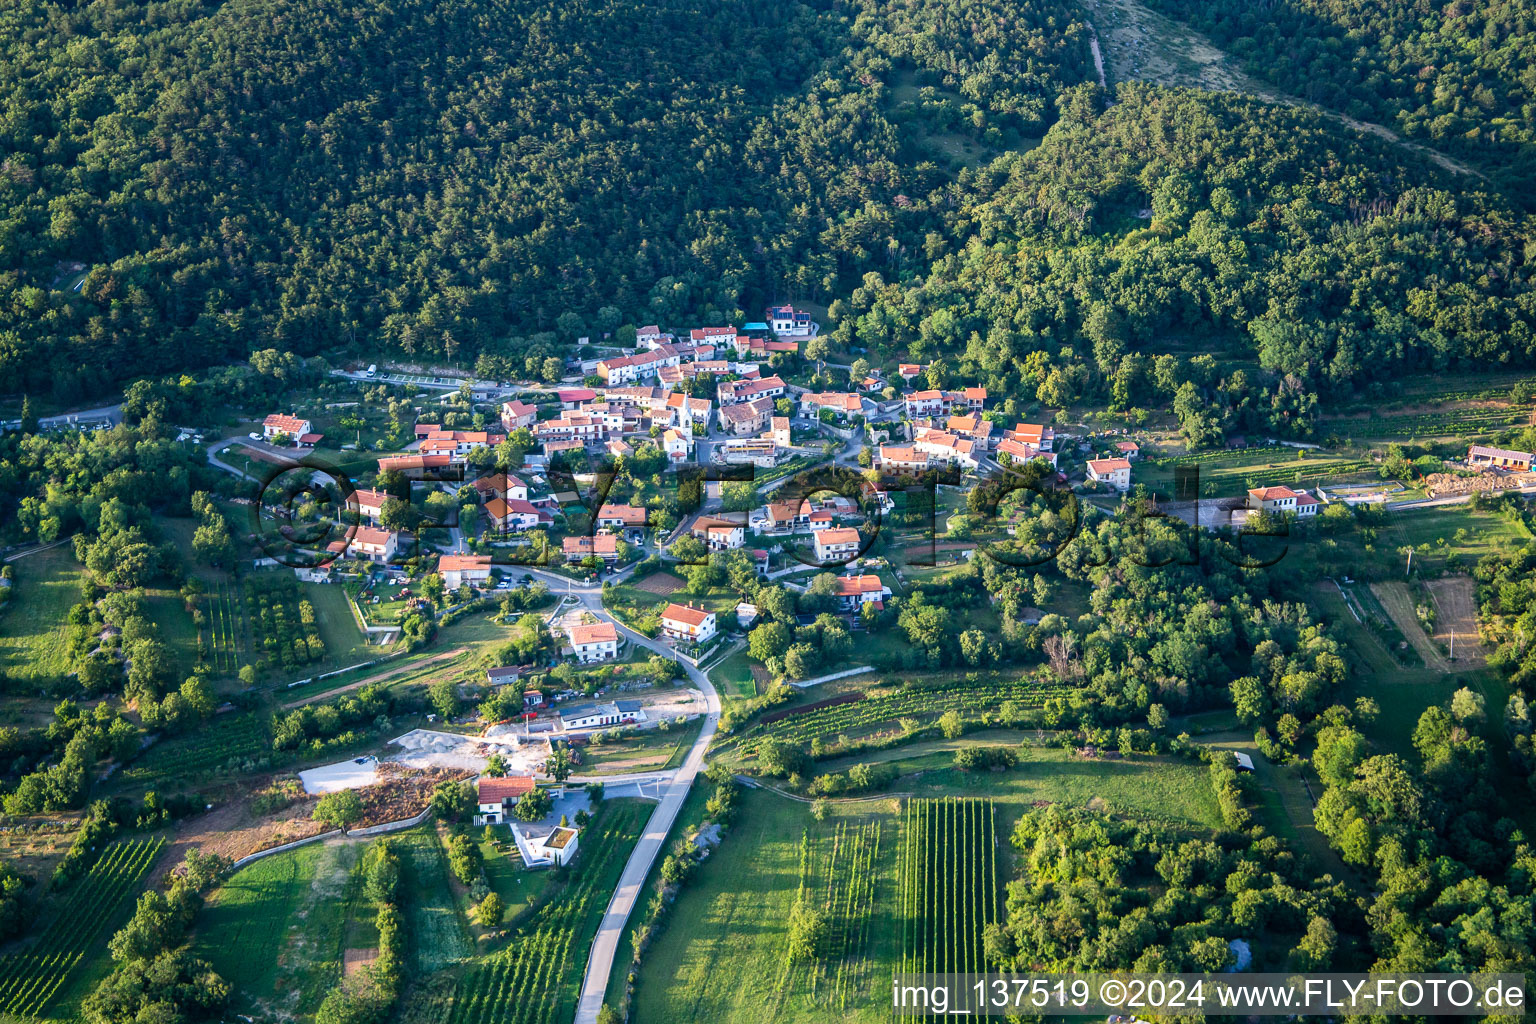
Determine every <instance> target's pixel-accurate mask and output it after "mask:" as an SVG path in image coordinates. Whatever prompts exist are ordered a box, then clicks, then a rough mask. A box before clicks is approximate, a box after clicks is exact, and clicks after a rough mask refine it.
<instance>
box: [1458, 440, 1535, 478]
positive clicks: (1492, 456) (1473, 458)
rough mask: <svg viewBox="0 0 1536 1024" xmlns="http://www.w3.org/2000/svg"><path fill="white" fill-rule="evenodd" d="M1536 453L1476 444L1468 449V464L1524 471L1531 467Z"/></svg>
mask: <svg viewBox="0 0 1536 1024" xmlns="http://www.w3.org/2000/svg"><path fill="white" fill-rule="evenodd" d="M1533 459H1536V455H1532V454H1531V453H1530V452H1517V451H1512V450H1510V449H1508V448H1490V447H1488V446H1487V445H1482V444H1474V445H1473V446H1472V447H1470V448H1468V449H1467V465H1469V466H1492V467H1494V468H1496V469H1516V470H1519V471H1521V472H1522V473H1523V472H1525V471H1527V470H1529V469H1530V468H1531V462H1532V460H1533Z"/></svg>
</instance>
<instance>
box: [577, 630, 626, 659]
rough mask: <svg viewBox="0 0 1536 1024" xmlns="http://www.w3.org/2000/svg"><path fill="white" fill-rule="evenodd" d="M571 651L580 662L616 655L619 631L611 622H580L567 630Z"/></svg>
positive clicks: (609, 657)
mask: <svg viewBox="0 0 1536 1024" xmlns="http://www.w3.org/2000/svg"><path fill="white" fill-rule="evenodd" d="M569 636H570V641H571V653H572V656H573V657H575V659H576V660H577V661H579V662H581V663H582V664H587V663H588V662H593V661H608V660H610V659H612V658H616V657H618V654H619V631H618V630H617V629H615V628H614V626H613V623H611V622H590V623H580V624H578V625H575V626H572V627H571V628H570V630H569Z"/></svg>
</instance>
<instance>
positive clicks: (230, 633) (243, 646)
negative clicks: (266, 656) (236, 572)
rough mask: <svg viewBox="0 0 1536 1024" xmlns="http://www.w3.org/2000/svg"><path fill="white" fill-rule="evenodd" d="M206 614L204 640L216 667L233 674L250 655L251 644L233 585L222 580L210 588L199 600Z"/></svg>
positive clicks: (227, 673)
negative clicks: (246, 634)
mask: <svg viewBox="0 0 1536 1024" xmlns="http://www.w3.org/2000/svg"><path fill="white" fill-rule="evenodd" d="M198 607H199V608H200V609H201V610H202V613H203V628H202V640H203V643H204V645H205V647H206V650H207V652H208V664H210V665H212V666H213V670H214V671H215V672H216V673H218V674H220V675H226V676H232V675H234V674H235V673H236V672H238V671H239V670H240V666H241V665H242V664H244V661H245V659H246V658H248V657H249V652H250V644H249V642H248V641H247V639H246V636H245V619H244V617H243V616H242V614H241V607H240V597H239V594H238V592H237V590H236V588H235V586H234V584H232V583H229V582H227V581H222V580H221V581H219V582H217V583H215V584H213V585H212V586H210V587H209V589H208V591H207V593H205V594H204V595H203V596H202V598H201V599H200V600H199V602H198Z"/></svg>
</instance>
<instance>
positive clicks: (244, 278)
mask: <svg viewBox="0 0 1536 1024" xmlns="http://www.w3.org/2000/svg"><path fill="white" fill-rule="evenodd" d="M991 8H992V9H991V10H989V12H988V13H989V14H992V15H994V16H992V17H988V18H985V19H982V18H973V16H972V15H971V14H970V13H967V14H965V15H964V16H962V15H961V14H960V13H958V11H954V10H951V9H950V7H949V5H947V4H945V3H943V2H942V0H919V2H912V3H904V4H896V3H890V2H881V0H863V2H862V3H861V4H859V5H840V4H820V3H814V4H813V3H797V2H776V3H760V2H755V0H720V2H709V3H702V2H698V0H651V2H633V0H576V2H572V3H561V4H555V5H550V4H543V3H536V2H534V0H493V2H491V3H471V2H468V0H447V2H436V0H431V2H429V0H390V2H388V3H385V2H382V0H361V2H348V3H344V4H343V3H337V2H334V0H319V2H308V0H306V2H298V0H234V2H231V3H225V4H214V3H199V2H197V0H172V2H167V3H135V2H131V0H102V2H97V3H90V4H83V5H80V6H68V7H66V6H62V5H55V4H47V3H42V2H40V0H28V2H23V3H18V4H13V5H8V6H7V7H6V9H5V11H4V12H0V40H3V42H0V47H3V50H0V89H3V90H5V92H4V94H3V95H0V110H3V114H0V146H3V148H4V149H5V151H6V153H5V157H4V160H3V163H0V211H3V212H0V290H3V293H4V294H3V297H0V309H3V310H4V313H3V314H0V370H3V376H4V379H5V380H6V381H7V382H8V385H9V389H15V390H21V389H31V390H34V391H36V390H38V389H43V388H51V389H52V391H53V393H54V394H55V396H56V397H58V398H60V399H72V398H76V397H79V396H81V395H84V394H86V393H93V392H98V391H103V390H106V389H108V388H109V386H110V385H111V384H112V383H113V382H120V381H121V380H122V379H123V378H124V377H126V376H130V375H133V374H138V373H154V372H162V371H165V370H169V369H172V368H181V367H184V366H188V365H195V364H199V363H207V362H211V361H216V360H221V359H226V358H243V356H244V354H245V353H247V352H248V351H250V350H251V349H252V348H259V347H269V346H276V347H278V348H283V349H287V350H291V351H295V352H299V353H305V354H307V353H312V352H315V351H316V350H318V349H320V348H322V347H329V346H332V345H335V344H337V343H338V342H341V341H345V340H349V339H351V338H353V337H354V336H357V337H360V338H362V339H365V340H366V342H367V343H369V344H373V345H378V344H380V343H382V344H386V345H389V346H391V347H393V348H394V349H395V350H397V351H400V352H403V353H405V354H415V355H419V356H424V357H438V358H441V357H452V356H454V355H457V354H473V353H475V352H477V351H480V350H483V349H485V348H487V347H495V348H503V349H504V348H506V347H507V346H508V340H507V339H508V338H509V337H511V336H514V335H517V336H525V335H528V334H532V333H534V332H538V331H544V330H550V329H553V328H555V327H557V326H558V327H559V328H560V330H561V341H562V343H563V344H569V341H570V339H571V338H573V337H574V336H576V335H577V334H581V333H586V331H587V330H589V329H593V328H598V329H600V328H603V327H611V326H614V325H616V324H617V323H618V322H619V320H618V319H617V318H618V317H620V316H622V317H623V318H624V319H630V318H635V319H637V320H638V319H640V318H642V317H643V318H647V319H658V320H661V321H662V322H669V321H673V320H677V319H680V318H683V317H689V318H697V319H700V320H703V321H709V320H713V319H724V318H726V317H728V316H730V315H731V313H732V312H733V311H734V310H736V309H737V308H738V305H740V306H741V307H742V308H749V309H750V308H755V307H757V306H758V305H759V304H760V303H761V302H762V300H764V299H783V298H791V299H806V298H816V297H824V296H828V295H829V293H830V292H832V291H833V290H834V289H835V288H836V287H837V285H838V282H839V280H840V275H849V277H848V279H849V280H856V279H857V274H859V273H862V272H863V271H864V270H866V269H870V268H872V267H877V266H889V265H891V264H892V262H893V261H895V260H897V259H899V255H900V253H901V251H902V249H903V247H904V246H906V247H910V248H912V249H916V247H917V245H918V243H920V241H921V240H922V238H923V237H924V234H925V232H926V230H927V229H928V228H929V227H930V226H932V221H933V214H932V213H931V212H930V210H931V209H932V207H931V205H930V204H929V203H927V202H925V197H927V196H928V195H929V194H930V193H932V192H933V190H934V189H936V188H937V187H939V186H940V185H941V184H942V183H943V182H944V180H945V174H944V168H942V167H940V166H937V165H935V164H934V163H933V162H932V161H931V160H930V154H929V153H928V152H927V151H925V150H923V149H922V148H921V147H920V146H918V145H916V144H915V143H914V142H913V134H912V133H910V132H902V131H898V130H897V128H896V126H895V124H894V123H893V121H892V119H891V118H892V116H894V115H893V114H892V113H891V111H892V105H891V104H889V103H887V102H885V92H886V88H887V83H888V81H889V80H891V79H893V78H894V76H895V75H896V73H897V67H896V63H895V62H896V61H897V60H900V61H902V62H903V63H904V64H905V65H906V66H907V67H908V68H909V69H912V68H913V66H914V65H915V67H916V69H921V73H922V74H923V76H924V77H923V80H924V81H928V82H931V83H932V84H935V85H938V86H942V87H944V88H946V89H948V90H951V91H956V92H959V93H960V94H961V95H963V96H965V97H968V98H969V99H970V105H971V106H973V107H975V111H974V112H973V113H972V114H971V115H970V117H969V121H968V123H967V125H966V126H965V127H966V129H967V130H969V131H972V132H975V133H980V132H985V131H987V130H993V131H994V132H997V133H999V136H995V137H1000V134H1001V133H1004V132H1007V133H1012V132H1017V131H1023V130H1029V131H1036V132H1038V131H1039V130H1040V129H1041V128H1042V127H1043V126H1044V124H1045V123H1048V122H1049V120H1050V119H1052V118H1053V117H1054V106H1053V102H1054V97H1055V96H1056V94H1057V93H1058V92H1059V91H1060V90H1061V89H1062V87H1063V85H1064V84H1066V83H1071V82H1076V81H1081V80H1083V79H1084V78H1085V77H1086V76H1087V74H1088V73H1089V72H1088V71H1087V70H1086V63H1085V62H1086V60H1087V55H1086V47H1085V45H1084V43H1083V35H1082V31H1083V30H1082V28H1081V26H1080V25H1073V24H1071V21H1070V15H1069V13H1068V12H1069V11H1070V10H1071V8H1070V7H1068V6H1067V5H1066V4H1064V3H1061V2H1058V0H1041V2H1040V3H1038V4H1029V3H1025V4H1011V3H1010V4H1004V3H1001V2H994V3H993V4H992V5H991ZM856 19H857V22H858V29H857V31H856V30H855V27H854V24H855V20H856ZM74 263H80V264H84V265H85V267H86V268H88V270H89V272H88V274H87V275H86V277H85V279H84V281H83V283H81V284H80V285H79V288H78V290H74V289H73V281H71V280H70V278H69V274H68V268H69V267H70V265H71V264H74ZM61 268H62V269H61ZM562 316H564V317H565V319H563V320H562V319H561V317H562ZM513 347H515V344H514V345H513Z"/></svg>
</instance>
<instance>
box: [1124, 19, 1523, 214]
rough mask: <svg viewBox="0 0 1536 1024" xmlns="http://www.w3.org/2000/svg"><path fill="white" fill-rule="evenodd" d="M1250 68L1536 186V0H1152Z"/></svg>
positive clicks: (1511, 182)
mask: <svg viewBox="0 0 1536 1024" xmlns="http://www.w3.org/2000/svg"><path fill="white" fill-rule="evenodd" d="M1149 2H1150V6H1152V7H1155V8H1157V9H1158V10H1161V11H1162V12H1164V13H1165V14H1169V15H1171V16H1173V17H1176V18H1180V19H1182V20H1185V21H1187V22H1189V23H1190V24H1191V25H1194V26H1196V27H1197V28H1199V29H1201V30H1202V31H1205V32H1207V33H1209V34H1210V35H1211V36H1212V38H1213V39H1215V40H1216V41H1217V42H1218V43H1219V44H1221V45H1223V46H1225V47H1228V48H1229V49H1231V51H1232V52H1233V53H1234V54H1236V55H1237V56H1239V57H1241V58H1243V59H1244V60H1245V62H1246V63H1247V66H1248V70H1249V71H1250V72H1251V73H1252V74H1255V75H1257V76H1259V77H1261V78H1265V79H1268V80H1269V81H1271V82H1274V83H1276V84H1277V85H1279V86H1280V87H1282V88H1284V89H1287V90H1290V91H1291V92H1294V93H1296V94H1297V95H1299V96H1301V97H1303V98H1304V99H1308V100H1311V101H1313V102H1315V103H1320V104H1322V105H1323V106H1325V107H1328V108H1330V109H1333V110H1338V111H1342V112H1344V113H1346V114H1352V115H1354V116H1355V117H1361V118H1366V119H1369V120H1373V121H1379V122H1381V123H1382V124H1385V125H1388V126H1389V127H1392V128H1395V129H1397V130H1399V131H1401V132H1403V133H1404V134H1406V135H1408V136H1409V137H1410V138H1415V139H1419V140H1421V141H1424V142H1427V143H1429V144H1430V145H1433V146H1435V147H1437V148H1440V149H1443V150H1445V151H1447V152H1450V153H1453V154H1456V155H1458V156H1461V157H1464V158H1466V159H1469V160H1471V161H1473V162H1474V163H1476V164H1479V165H1481V166H1482V167H1483V168H1484V169H1485V170H1486V172H1487V173H1488V174H1489V176H1490V177H1491V178H1493V179H1494V180H1495V181H1496V182H1498V183H1500V184H1501V185H1503V186H1504V187H1505V188H1506V190H1507V191H1508V192H1509V193H1510V195H1511V196H1512V197H1514V198H1515V199H1517V200H1518V201H1521V202H1524V203H1527V204H1529V203H1530V202H1532V201H1533V197H1536V6H1533V5H1532V4H1531V2H1530V0H1477V2H1473V0H1453V2H1451V3H1431V2H1427V0H1272V2H1270V3H1264V4H1213V3H1207V2H1204V0H1149Z"/></svg>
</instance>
